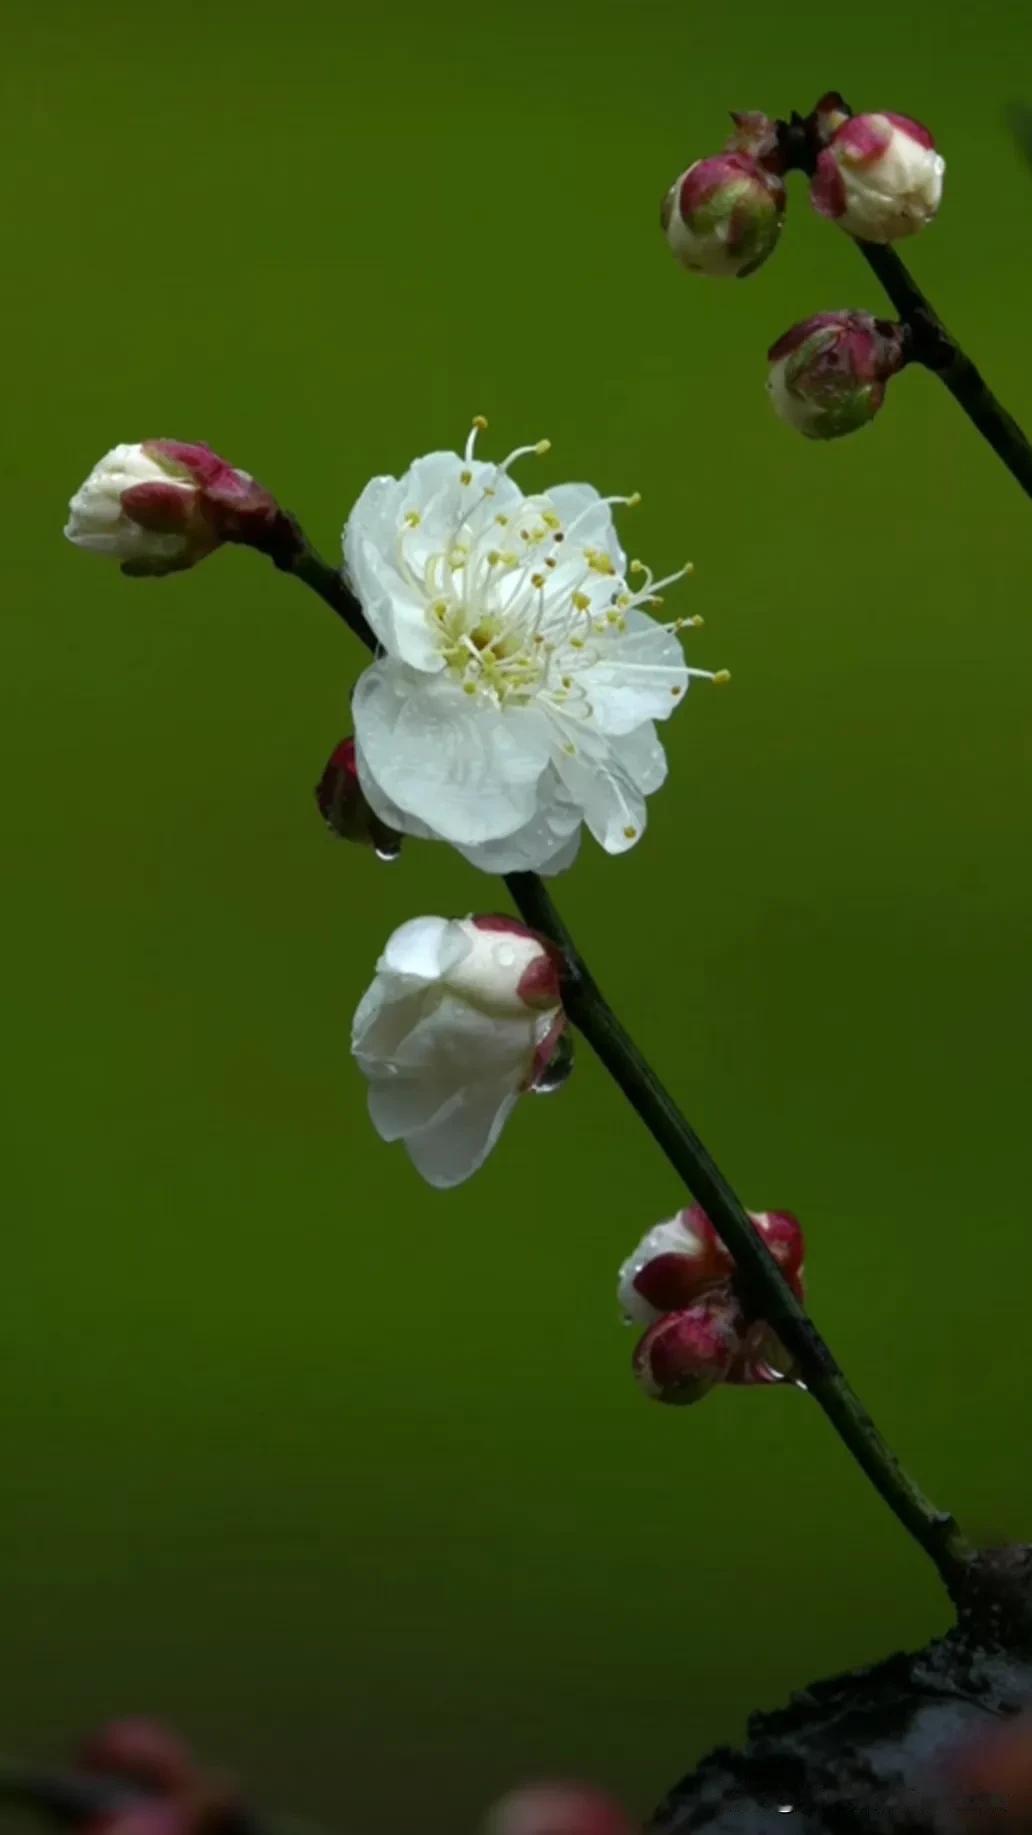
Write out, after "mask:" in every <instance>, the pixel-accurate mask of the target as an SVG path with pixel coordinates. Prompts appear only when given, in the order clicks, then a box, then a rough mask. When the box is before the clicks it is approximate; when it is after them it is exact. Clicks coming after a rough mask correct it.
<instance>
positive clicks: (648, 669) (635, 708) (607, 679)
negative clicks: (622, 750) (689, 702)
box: [584, 609, 690, 736]
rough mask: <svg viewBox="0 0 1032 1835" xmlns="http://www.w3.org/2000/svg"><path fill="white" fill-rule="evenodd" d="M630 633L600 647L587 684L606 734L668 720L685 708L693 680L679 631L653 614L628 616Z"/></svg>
mask: <svg viewBox="0 0 1032 1835" xmlns="http://www.w3.org/2000/svg"><path fill="white" fill-rule="evenodd" d="M626 622H627V631H626V633H625V634H620V633H617V634H616V635H614V636H613V637H612V638H611V639H609V640H607V641H605V642H604V643H602V644H601V645H600V647H599V648H600V654H599V660H598V662H597V663H596V664H595V666H594V668H592V669H590V670H588V671H586V672H585V676H584V685H585V688H586V690H587V693H588V695H589V697H590V699H591V704H592V707H593V708H594V710H595V716H596V719H597V721H598V725H599V727H600V729H601V730H602V732H604V733H608V734H610V735H611V736H612V735H615V734H618V733H630V732H633V731H634V728H635V727H637V726H641V724H642V722H643V721H645V720H666V719H669V717H670V715H671V714H672V713H673V712H674V710H675V708H677V707H679V706H680V703H681V702H682V701H683V699H684V695H685V691H686V689H687V687H688V682H689V679H690V678H689V675H688V670H687V667H686V666H685V660H684V652H683V651H682V649H681V645H680V643H679V642H678V639H677V637H676V636H675V635H674V633H673V631H668V630H667V629H666V628H665V626H664V625H661V624H657V623H656V621H655V619H654V618H650V617H649V616H648V613H647V612H643V611H640V610H637V609H635V610H632V611H630V612H628V613H627V619H626Z"/></svg>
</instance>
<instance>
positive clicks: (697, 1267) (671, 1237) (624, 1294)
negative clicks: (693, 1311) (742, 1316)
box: [617, 1204, 806, 1325]
mask: <svg viewBox="0 0 1032 1835" xmlns="http://www.w3.org/2000/svg"><path fill="white" fill-rule="evenodd" d="M748 1216H749V1218H750V1220H751V1222H752V1223H753V1224H754V1226H755V1228H756V1229H757V1230H758V1231H759V1233H760V1235H761V1236H762V1237H763V1240H764V1242H765V1243H766V1245H767V1247H768V1249H769V1250H770V1252H771V1254H772V1256H773V1257H774V1260H775V1261H776V1262H777V1264H778V1267H779V1268H780V1269H781V1272H782V1274H783V1275H784V1276H785V1279H786V1280H787V1281H788V1283H789V1286H790V1287H791V1288H792V1290H793V1292H794V1293H795V1294H796V1295H797V1296H798V1297H799V1298H802V1292H803V1279H802V1277H803V1260H804V1257H805V1253H806V1245H805V1241H804V1238H803V1231H802V1227H801V1225H800V1223H799V1220H798V1218H796V1217H794V1216H793V1215H792V1213H791V1211H749V1212H748ZM734 1271H735V1264H734V1258H733V1257H732V1255H731V1254H730V1252H729V1250H727V1249H726V1248H725V1247H724V1244H723V1242H722V1241H721V1239H720V1237H719V1236H718V1235H717V1232H716V1230H715V1229H714V1227H713V1225H712V1223H711V1222H710V1220H709V1218H708V1217H707V1215H706V1213H705V1211H704V1210H703V1209H702V1206H701V1205H698V1204H693V1205H691V1206H689V1208H688V1209H687V1210H683V1211H678V1213H677V1215H676V1217H671V1218H669V1219H668V1220H667V1222H666V1223H657V1224H656V1226H655V1228H654V1229H651V1230H649V1231H648V1233H647V1234H646V1235H645V1236H643V1237H642V1239H641V1241H640V1243H639V1244H638V1246H637V1248H636V1249H635V1250H634V1253H633V1254H632V1255H629V1256H628V1258H627V1260H626V1261H625V1262H624V1264H623V1267H622V1268H621V1269H620V1278H619V1285H618V1288H617V1294H618V1298H619V1301H620V1305H621V1307H622V1309H623V1313H624V1316H625V1318H626V1319H628V1320H630V1321H632V1322H633V1323H635V1324H638V1325H651V1323H652V1322H653V1320H655V1319H659V1318H661V1317H662V1315H663V1314H664V1313H673V1312H679V1311H680V1310H681V1309H682V1308H683V1307H686V1306H690V1305H691V1303H692V1301H693V1300H696V1299H698V1298H699V1297H700V1296H701V1295H702V1294H704V1293H706V1292H707V1291H708V1290H710V1289H711V1288H713V1287H715V1286H717V1285H718V1284H719V1283H721V1282H726V1281H728V1280H730V1278H731V1277H732V1276H733V1274H734Z"/></svg>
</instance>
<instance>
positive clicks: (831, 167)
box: [810, 110, 946, 242]
mask: <svg viewBox="0 0 1032 1835" xmlns="http://www.w3.org/2000/svg"><path fill="white" fill-rule="evenodd" d="M836 121H837V123H838V125H835V123H836ZM818 127H819V131H822V132H823V133H824V135H825V136H826V137H828V144H827V146H826V147H825V148H824V150H823V152H822V153H820V154H819V155H818V158H817V170H816V172H815V174H814V178H813V183H812V185H811V188H810V196H811V198H812V199H813V205H814V209H815V210H819V211H820V213H821V215H822V216H824V217H830V218H831V220H832V221H833V222H835V223H837V224H838V225H839V228H840V229H844V230H846V232H847V233H848V234H849V235H850V236H858V237H859V238H860V239H861V240H862V241H864V242H895V241H898V239H899V238H900V237H901V236H912V235H914V234H915V233H916V231H917V230H919V229H924V227H925V225H926V223H930V222H931V220H932V218H933V217H934V216H935V213H936V211H937V210H938V208H939V204H940V202H941V200H942V181H943V174H944V173H945V170H946V162H945V160H944V159H943V158H942V156H941V154H939V153H937V152H936V150H935V142H934V141H933V139H932V136H931V134H930V133H929V132H928V129H927V128H926V127H922V126H921V124H920V122H919V121H911V120H910V119H909V118H908V116H906V115H891V114H880V115H851V116H847V117H845V118H844V119H843V118H841V116H840V115H837V114H836V112H835V111H834V110H831V111H826V113H825V114H824V115H823V116H822V115H821V114H820V112H819V113H818Z"/></svg>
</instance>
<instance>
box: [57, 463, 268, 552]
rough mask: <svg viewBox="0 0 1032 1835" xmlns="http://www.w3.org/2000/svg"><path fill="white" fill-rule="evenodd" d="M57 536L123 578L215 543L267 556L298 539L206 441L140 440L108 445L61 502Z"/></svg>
mask: <svg viewBox="0 0 1032 1835" xmlns="http://www.w3.org/2000/svg"><path fill="white" fill-rule="evenodd" d="M68 507H69V515H68V522H67V525H66V527H65V535H66V536H67V537H68V540H69V541H70V542H74V544H75V546H76V547H77V548H90V549H93V551H94V552H95V553H97V554H109V555H111V556H112V558H113V559H115V560H117V561H119V562H121V566H122V572H123V573H126V574H131V575H157V574H166V573H181V572H182V571H183V569H184V568H187V567H194V566H196V564H197V562H198V561H202V560H204V558H205V556H206V555H209V554H211V553H212V552H213V550H214V549H216V548H218V547H219V546H220V545H221V544H222V543H223V542H243V543H246V544H247V545H249V546H251V547H255V548H260V549H262V551H263V552H266V553H269V554H272V555H273V556H274V558H275V557H278V558H281V560H282V559H283V558H285V557H286V555H287V553H288V551H290V550H292V548H293V549H296V548H297V546H298V544H299V537H298V535H297V531H296V529H295V527H294V524H293V523H292V521H291V519H290V518H289V517H288V516H286V515H285V514H284V512H283V511H282V510H281V509H280V507H279V505H278V504H277V502H276V500H275V498H274V497H272V496H270V494H269V492H268V491H266V490H264V489H263V488H262V486H261V485H259V484H256V483H255V481H254V479H253V478H252V477H251V476H250V475H249V473H247V472H244V471H239V470H237V468H236V467H235V466H232V465H229V464H227V462H226V460H225V459H220V458H219V456H218V454H217V453H214V452H212V450H211V448H210V447H209V446H201V445H194V444H190V443H189V442H186V441H183V440H143V441H142V442H140V443H138V444H136V445H124V446H115V447H114V448H113V449H112V451H111V452H109V453H107V454H106V455H105V457H104V458H103V459H101V460H100V461H99V462H98V463H97V464H96V465H95V466H94V468H93V470H92V471H91V473H90V475H89V477H88V478H87V479H86V482H85V484H83V485H82V486H80V488H79V490H78V491H76V493H75V496H74V497H73V498H72V501H71V503H70V504H69V506H68Z"/></svg>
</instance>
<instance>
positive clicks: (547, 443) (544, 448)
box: [534, 440, 552, 459]
mask: <svg viewBox="0 0 1032 1835" xmlns="http://www.w3.org/2000/svg"><path fill="white" fill-rule="evenodd" d="M551 450H552V442H551V440H538V442H537V445H536V446H535V447H534V451H535V452H536V453H537V455H538V458H539V459H540V458H544V456H545V453H546V452H551Z"/></svg>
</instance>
